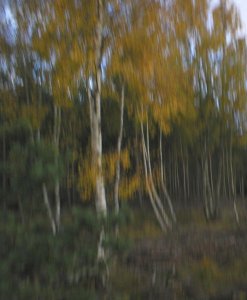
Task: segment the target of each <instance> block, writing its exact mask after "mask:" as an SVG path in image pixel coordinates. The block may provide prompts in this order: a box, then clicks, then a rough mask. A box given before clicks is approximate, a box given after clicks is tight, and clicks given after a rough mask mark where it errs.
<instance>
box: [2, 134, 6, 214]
mask: <svg viewBox="0 0 247 300" xmlns="http://www.w3.org/2000/svg"><path fill="white" fill-rule="evenodd" d="M6 183H7V180H6V135H5V130H3V182H2V184H3V208H4V210H5V209H6Z"/></svg>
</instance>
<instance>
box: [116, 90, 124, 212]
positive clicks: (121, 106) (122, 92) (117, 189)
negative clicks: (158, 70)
mask: <svg viewBox="0 0 247 300" xmlns="http://www.w3.org/2000/svg"><path fill="white" fill-rule="evenodd" d="M123 115H124V86H122V90H121V105H120V129H119V136H118V142H117V155H118V158H117V162H116V178H115V186H114V203H115V213H116V214H118V213H119V199H118V198H119V182H120V155H121V147H122V139H123V117H124V116H123Z"/></svg>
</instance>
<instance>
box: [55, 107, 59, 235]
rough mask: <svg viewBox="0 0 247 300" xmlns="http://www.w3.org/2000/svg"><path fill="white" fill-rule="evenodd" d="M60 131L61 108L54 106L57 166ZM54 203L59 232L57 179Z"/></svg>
mask: <svg viewBox="0 0 247 300" xmlns="http://www.w3.org/2000/svg"><path fill="white" fill-rule="evenodd" d="M60 131H61V107H58V106H56V105H54V146H55V148H56V151H57V153H56V158H55V162H56V164H58V155H59V141H60ZM54 194H55V203H56V214H55V215H56V230H57V231H59V228H60V218H61V200H60V182H59V179H58V177H57V178H56V182H55V188H54Z"/></svg>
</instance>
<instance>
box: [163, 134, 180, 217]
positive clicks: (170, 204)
mask: <svg viewBox="0 0 247 300" xmlns="http://www.w3.org/2000/svg"><path fill="white" fill-rule="evenodd" d="M162 148H163V147H162V132H161V130H160V173H161V188H162V190H163V193H164V196H165V198H166V200H167V203H168V207H169V209H170V213H171V216H172V220H173V222H175V223H176V221H177V218H176V214H175V212H174V209H173V205H172V201H171V198H170V195H169V193H168V190H167V186H166V182H165V178H166V177H165V171H164V162H163V149H162Z"/></svg>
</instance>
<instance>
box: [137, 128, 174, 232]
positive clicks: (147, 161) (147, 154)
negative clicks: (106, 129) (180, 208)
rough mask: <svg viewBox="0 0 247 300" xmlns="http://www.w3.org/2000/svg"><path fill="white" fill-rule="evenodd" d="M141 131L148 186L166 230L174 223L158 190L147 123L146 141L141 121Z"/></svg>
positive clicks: (159, 219)
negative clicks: (153, 171)
mask: <svg viewBox="0 0 247 300" xmlns="http://www.w3.org/2000/svg"><path fill="white" fill-rule="evenodd" d="M141 133H142V145H143V161H144V170H145V178H146V186H147V190H148V194H149V198H150V201H151V204H152V207H153V209H154V213H155V216H156V218H157V220H158V222H159V224H160V226H161V229H162V230H163V231H166V230H167V229H168V228H169V229H171V227H172V224H171V221H170V219H169V217H168V215H167V214H166V212H165V208H164V205H163V204H162V201H161V200H160V197H159V195H158V193H157V191H156V188H155V186H154V181H153V175H152V167H151V159H150V150H149V129H148V123H147V137H146V140H147V141H146V142H145V136H144V130H143V124H142V123H141Z"/></svg>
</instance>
